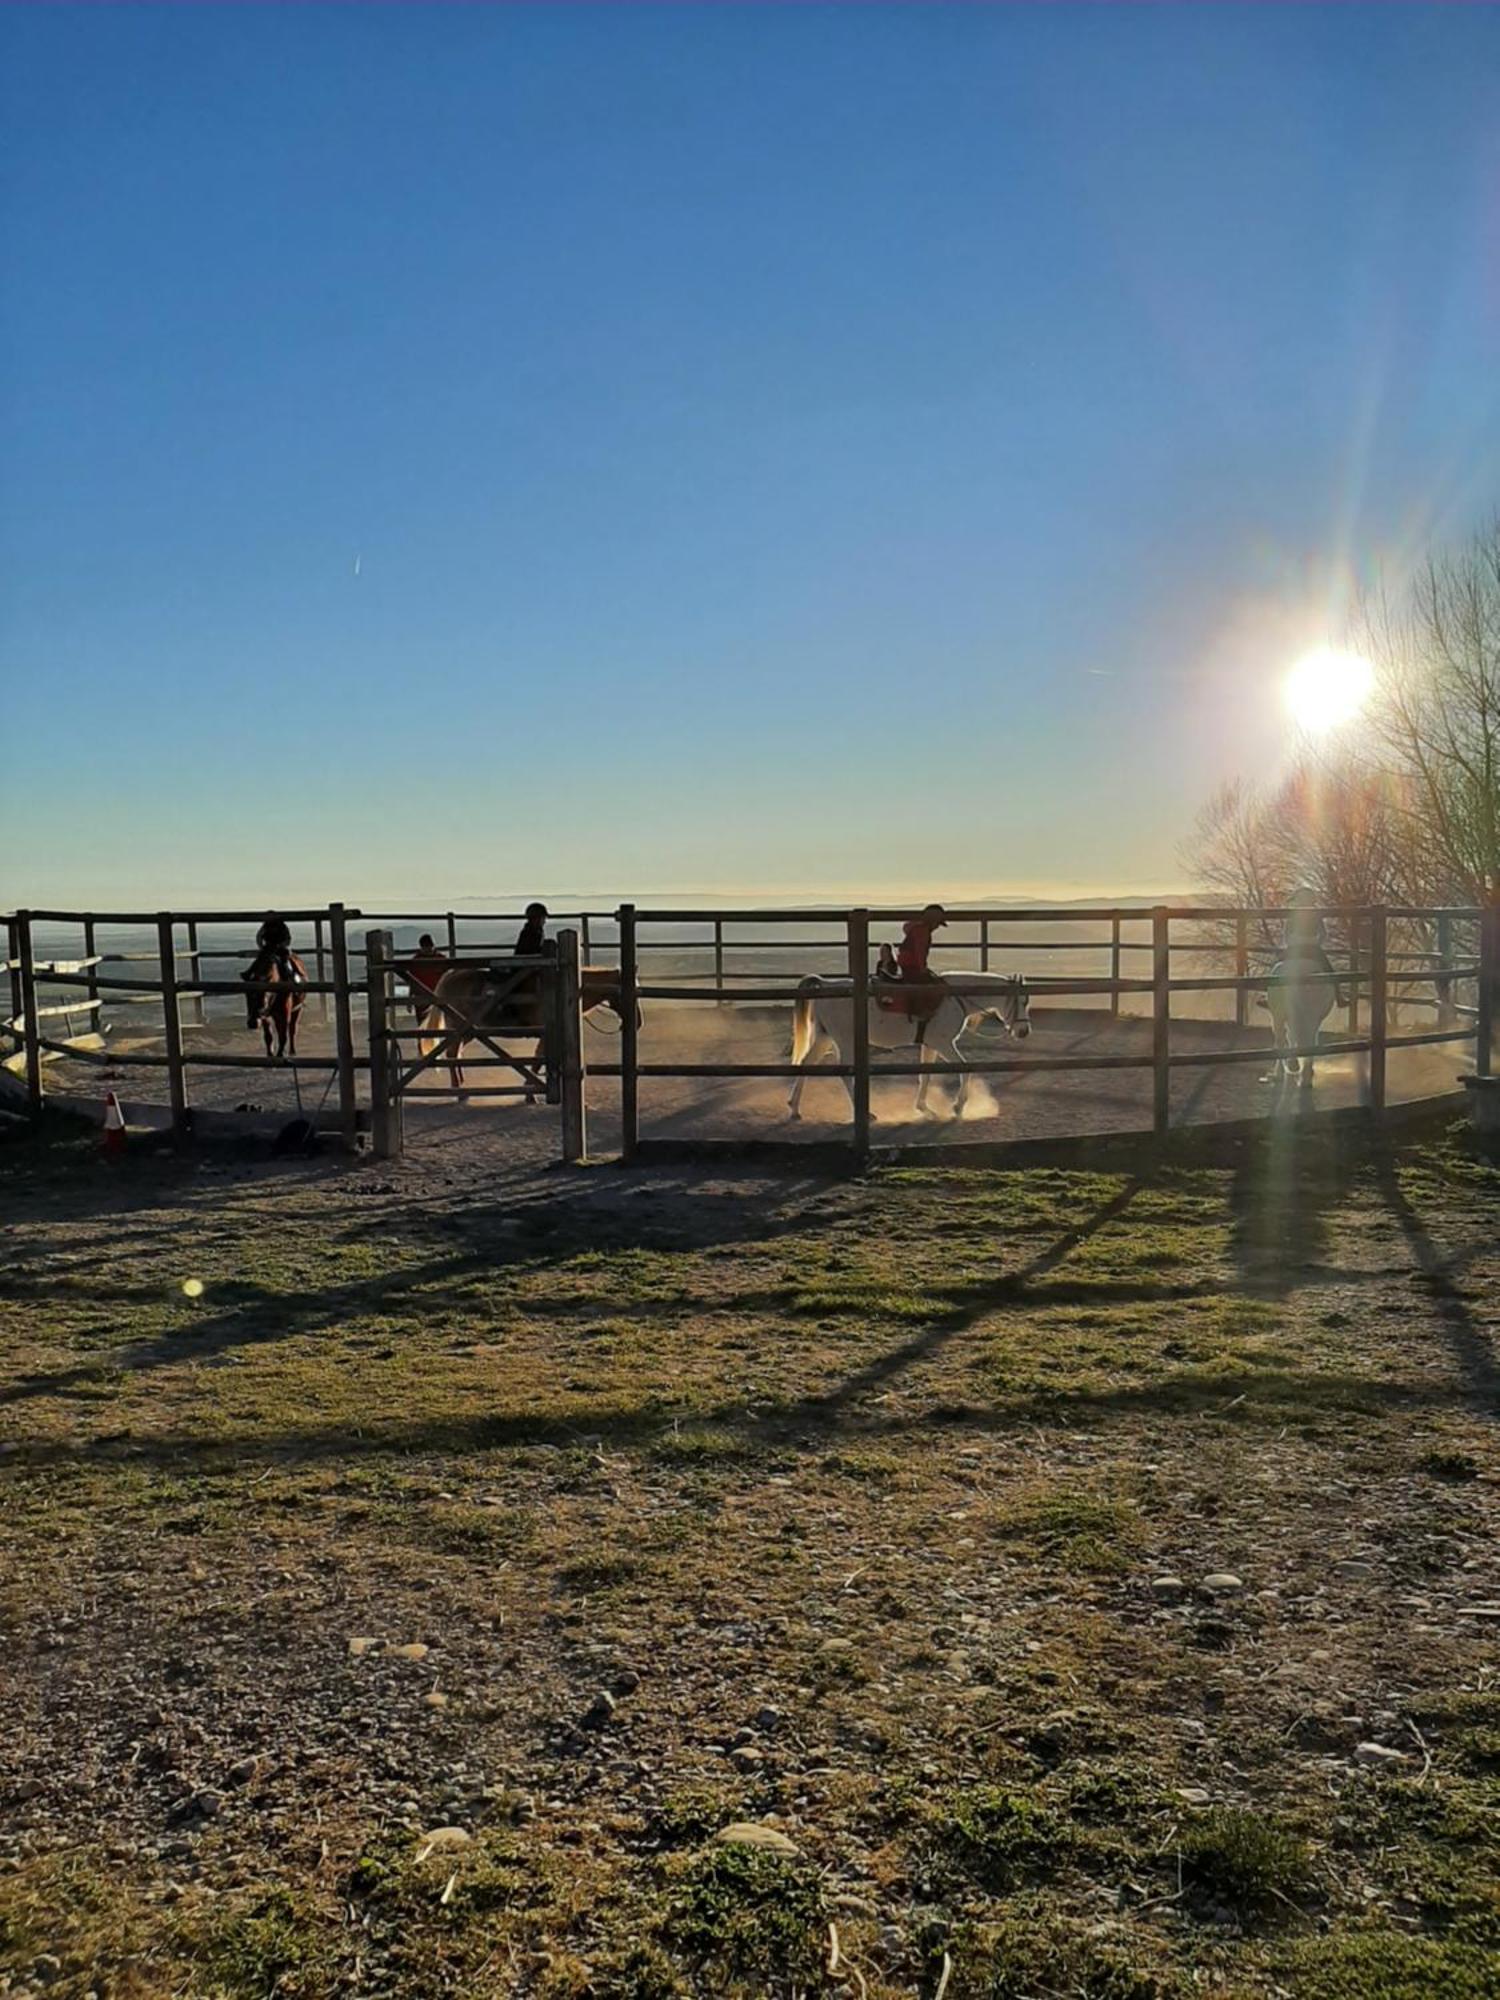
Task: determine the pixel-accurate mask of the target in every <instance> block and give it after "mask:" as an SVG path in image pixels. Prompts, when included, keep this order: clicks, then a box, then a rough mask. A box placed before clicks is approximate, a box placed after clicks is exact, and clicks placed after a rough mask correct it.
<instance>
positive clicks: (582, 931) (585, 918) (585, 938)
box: [578, 910, 593, 965]
mask: <svg viewBox="0 0 1500 2000" xmlns="http://www.w3.org/2000/svg"><path fill="white" fill-rule="evenodd" d="M578 929H579V940H578V944H579V950H580V951H581V952H582V953H583V958H582V961H581V962H582V963H583V964H584V965H592V963H593V959H592V958H591V957H590V951H591V946H590V944H589V913H588V911H587V910H585V911H584V912H583V914H582V916H580V917H579V919H578Z"/></svg>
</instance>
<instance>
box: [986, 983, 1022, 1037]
mask: <svg viewBox="0 0 1500 2000" xmlns="http://www.w3.org/2000/svg"><path fill="white" fill-rule="evenodd" d="M985 1018H986V1020H989V1021H998V1022H999V1023H1000V1026H1001V1027H1002V1028H1003V1029H1004V1030H1005V1032H1006V1034H1008V1035H1010V1036H1012V1037H1013V1038H1014V1039H1015V1040H1016V1041H1018V1042H1024V1041H1025V1039H1026V1037H1027V1036H1028V1035H1029V1034H1030V1033H1031V994H1030V992H1029V991H1028V989H1027V985H1026V981H1025V980H1024V979H1023V978H1022V977H1021V976H1020V975H1019V974H1017V976H1016V977H1015V978H1014V979H1008V980H1007V981H1006V982H1005V994H1004V997H1003V998H1002V1000H1001V1002H1000V1005H999V1006H998V1007H988V1008H986V1009H985Z"/></svg>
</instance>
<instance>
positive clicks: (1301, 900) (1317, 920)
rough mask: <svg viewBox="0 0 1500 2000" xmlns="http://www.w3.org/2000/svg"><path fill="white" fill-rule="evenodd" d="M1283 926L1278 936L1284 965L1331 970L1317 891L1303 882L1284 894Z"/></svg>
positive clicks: (1322, 970)
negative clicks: (1309, 966)
mask: <svg viewBox="0 0 1500 2000" xmlns="http://www.w3.org/2000/svg"><path fill="white" fill-rule="evenodd" d="M1286 900H1287V911H1286V928H1285V930H1284V931H1283V932H1282V936H1281V956H1282V958H1283V959H1284V960H1285V961H1286V962H1287V963H1288V964H1296V965H1311V966H1314V967H1316V969H1317V970H1318V971H1319V972H1332V970H1333V961H1332V959H1330V958H1329V956H1328V952H1327V948H1326V944H1327V933H1326V932H1325V930H1324V928H1323V918H1322V916H1321V914H1320V913H1319V910H1318V894H1317V891H1316V890H1315V889H1310V888H1308V886H1307V884H1306V883H1303V884H1302V885H1301V886H1300V887H1298V888H1296V889H1293V891H1292V893H1291V895H1290V896H1288V897H1287V899H1286Z"/></svg>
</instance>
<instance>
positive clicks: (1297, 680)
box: [1282, 646, 1375, 736]
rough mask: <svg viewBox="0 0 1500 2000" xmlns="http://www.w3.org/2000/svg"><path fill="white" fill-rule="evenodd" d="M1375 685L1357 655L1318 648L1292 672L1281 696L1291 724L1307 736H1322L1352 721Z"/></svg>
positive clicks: (1366, 664)
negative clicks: (1305, 732) (1302, 730)
mask: <svg viewBox="0 0 1500 2000" xmlns="http://www.w3.org/2000/svg"><path fill="white" fill-rule="evenodd" d="M1374 681H1375V671H1374V669H1373V668H1372V667H1371V665H1370V662H1369V661H1368V660H1366V659H1363V658H1361V656H1360V655H1359V654H1358V653H1340V652H1336V651H1335V650H1334V648H1333V647H1331V646H1320V647H1319V648H1318V650H1317V651H1316V652H1315V653H1308V654H1306V655H1305V656H1304V657H1303V658H1302V659H1300V660H1299V661H1298V662H1297V664H1296V666H1294V667H1293V668H1292V670H1291V672H1290V673H1289V674H1288V675H1287V677H1286V683H1285V685H1284V687H1283V689H1282V693H1283V697H1284V699H1285V701H1286V705H1287V709H1288V711H1289V713H1290V714H1291V717H1292V720H1293V721H1294V722H1295V723H1297V725H1298V726H1299V727H1300V728H1302V729H1305V730H1307V732H1308V733H1309V735H1312V736H1322V735H1324V734H1325V733H1326V732H1327V731H1328V730H1330V729H1337V728H1338V727H1339V725H1340V724H1341V723H1344V722H1352V721H1353V720H1354V718H1355V716H1356V715H1358V714H1359V712H1360V710H1361V709H1362V708H1363V707H1364V705H1365V703H1366V702H1367V701H1368V700H1369V698H1370V689H1371V688H1372V686H1373V685H1374Z"/></svg>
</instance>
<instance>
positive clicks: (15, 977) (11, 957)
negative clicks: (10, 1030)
mask: <svg viewBox="0 0 1500 2000" xmlns="http://www.w3.org/2000/svg"><path fill="white" fill-rule="evenodd" d="M5 967H6V973H7V976H8V977H9V980H10V1018H11V1019H12V1020H13V1021H17V1022H20V1021H21V1016H22V1008H21V929H20V925H19V923H18V922H17V920H16V919H15V918H14V917H7V918H6V919H5ZM24 1032H25V1024H24V1022H22V1025H21V1026H20V1027H18V1028H17V1029H16V1033H17V1034H18V1035H22V1034H24Z"/></svg>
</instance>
